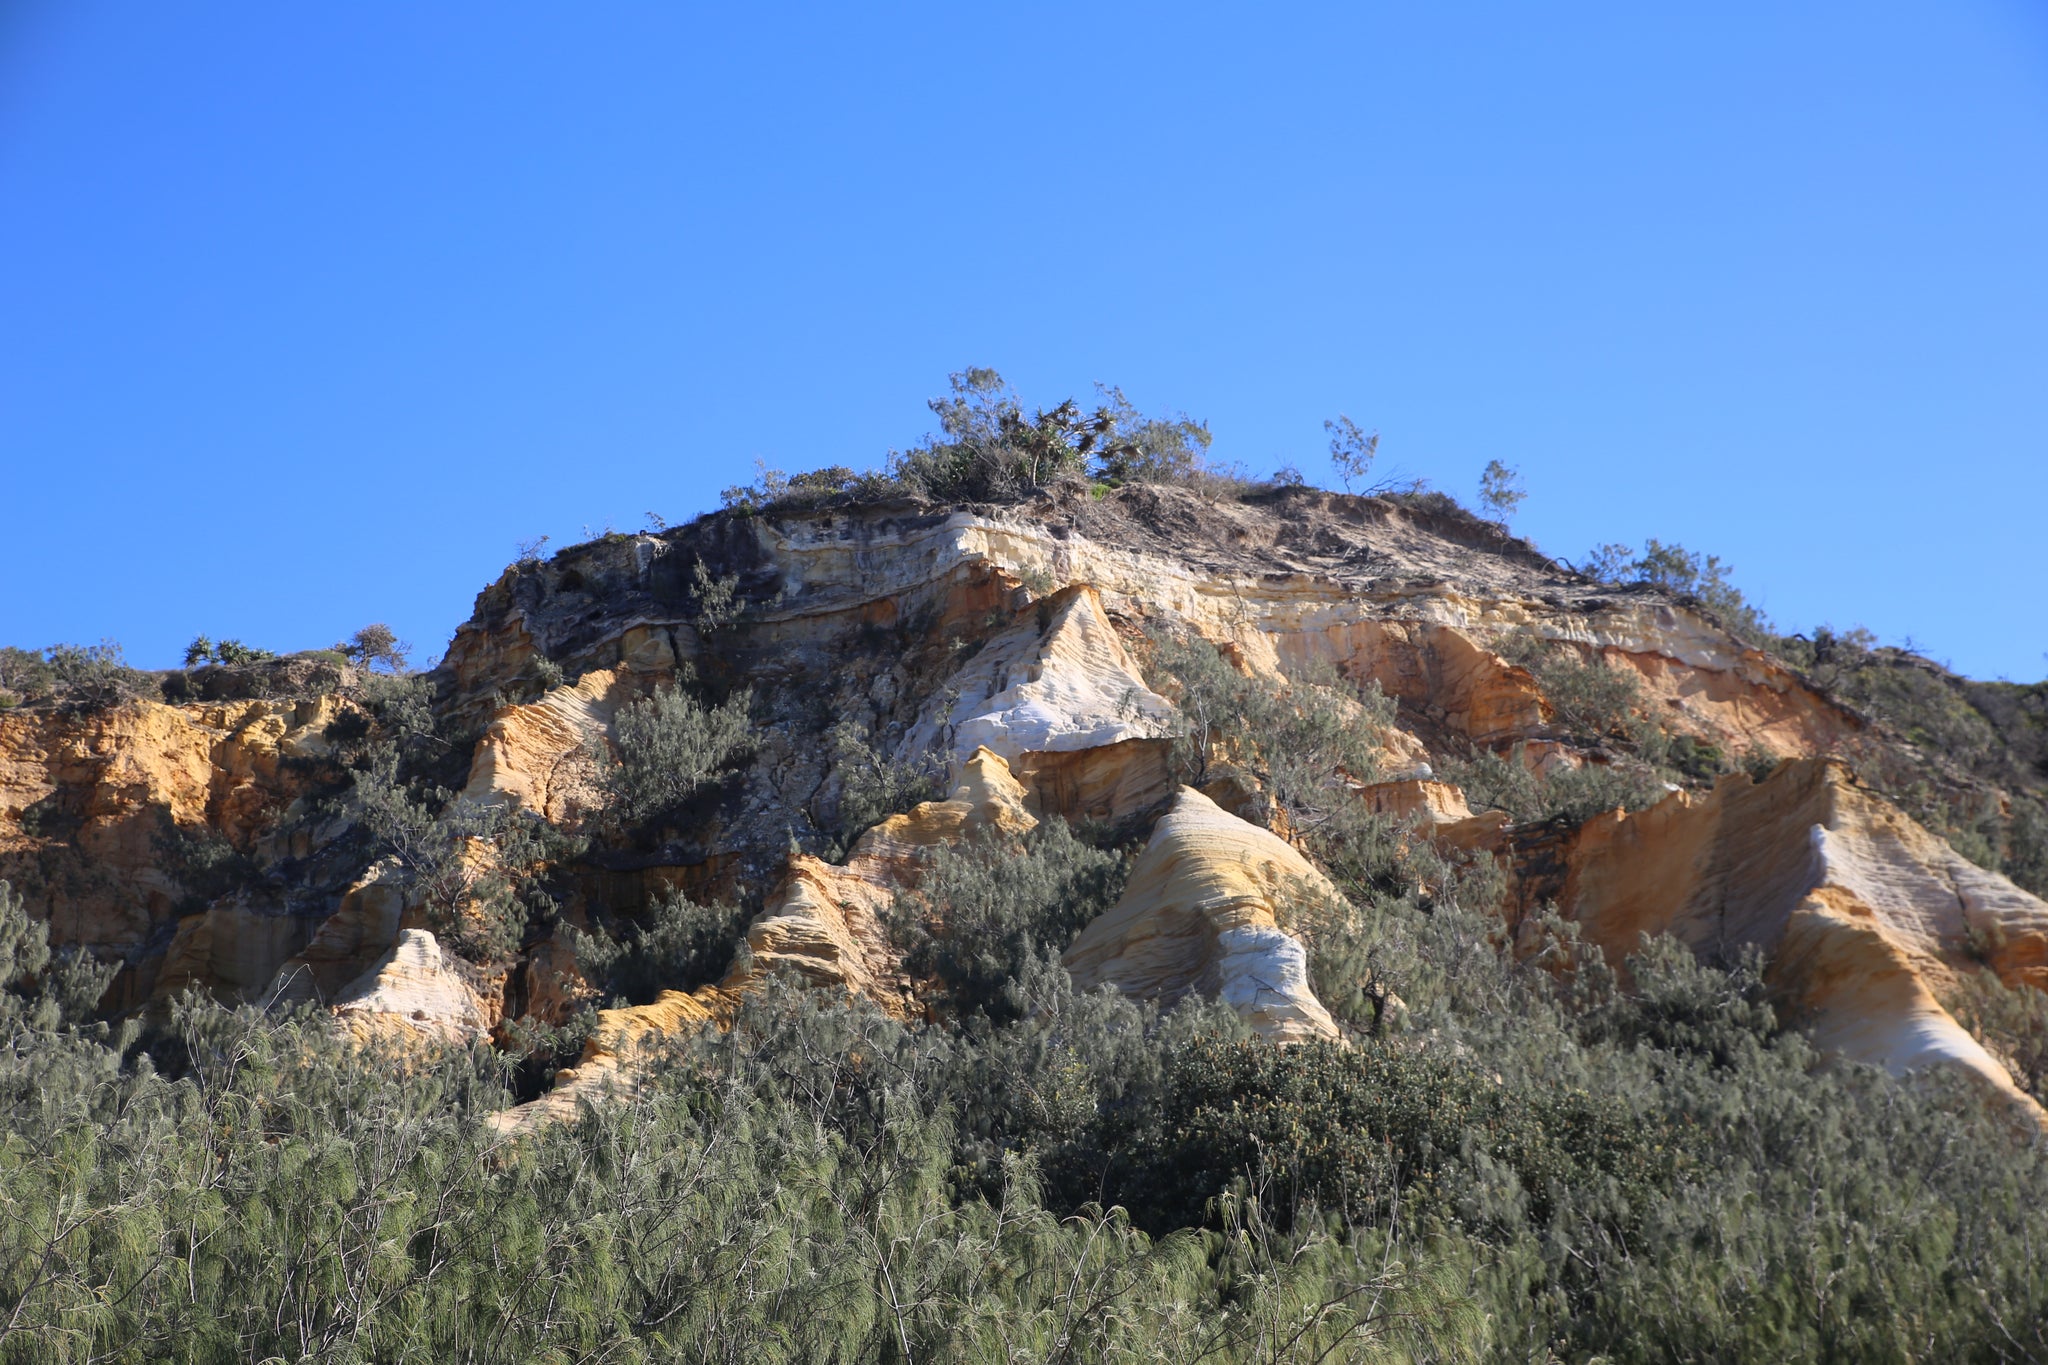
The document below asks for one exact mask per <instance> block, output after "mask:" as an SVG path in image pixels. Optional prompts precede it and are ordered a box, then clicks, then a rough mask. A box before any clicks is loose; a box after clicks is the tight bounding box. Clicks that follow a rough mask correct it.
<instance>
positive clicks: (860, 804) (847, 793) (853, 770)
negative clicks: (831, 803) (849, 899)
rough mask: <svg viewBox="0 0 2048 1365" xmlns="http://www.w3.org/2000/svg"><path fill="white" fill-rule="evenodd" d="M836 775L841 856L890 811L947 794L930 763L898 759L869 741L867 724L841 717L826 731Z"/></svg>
mask: <svg viewBox="0 0 2048 1365" xmlns="http://www.w3.org/2000/svg"><path fill="white" fill-rule="evenodd" d="M825 741H826V744H827V746H828V748H829V749H830V751H831V754H832V775H833V776H834V777H836V778H837V779H838V780H839V805H838V819H836V820H835V821H833V822H832V828H833V831H834V833H835V835H836V836H837V841H838V844H839V849H840V852H841V854H843V853H844V852H846V851H847V850H850V849H851V848H852V847H853V843H854V840H856V839H858V838H860V836H861V835H862V834H863V833H865V832H866V831H867V830H869V829H871V828H873V827H874V826H875V825H878V824H880V823H881V822H882V821H883V820H885V819H887V818H888V817H889V816H891V815H896V814H899V813H901V812H903V811H907V810H909V809H910V808H911V807H913V806H915V805H917V804H918V803H919V802H921V801H932V800H936V799H938V798H939V797H940V796H942V795H944V791H943V787H944V783H943V782H942V780H941V774H940V772H939V771H938V769H937V768H936V767H935V766H933V764H932V763H931V762H925V763H898V762H896V761H895V760H893V759H890V758H887V757H885V756H884V755H883V754H882V753H881V752H880V751H879V750H877V749H876V748H875V747H874V745H872V744H870V743H869V742H868V732H867V729H866V727H864V726H861V725H857V724H855V723H854V722H852V721H845V720H842V721H839V722H837V723H835V724H834V725H833V727H832V728H831V730H829V731H828V732H827V733H826V736H825Z"/></svg>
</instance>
